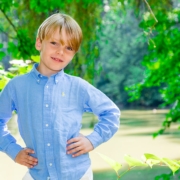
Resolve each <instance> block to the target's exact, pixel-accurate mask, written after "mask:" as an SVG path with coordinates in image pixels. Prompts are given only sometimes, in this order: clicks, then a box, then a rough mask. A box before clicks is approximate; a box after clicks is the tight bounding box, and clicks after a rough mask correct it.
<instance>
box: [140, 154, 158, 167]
mask: <svg viewBox="0 0 180 180" xmlns="http://www.w3.org/2000/svg"><path fill="white" fill-rule="evenodd" d="M142 159H144V160H145V162H146V163H147V164H148V165H149V166H150V167H151V168H152V166H153V165H155V164H159V163H160V162H161V159H160V158H159V157H157V156H155V155H154V154H144V155H143V156H142Z"/></svg>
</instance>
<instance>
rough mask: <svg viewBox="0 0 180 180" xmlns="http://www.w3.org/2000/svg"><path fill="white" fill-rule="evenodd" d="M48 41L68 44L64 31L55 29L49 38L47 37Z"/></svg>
mask: <svg viewBox="0 0 180 180" xmlns="http://www.w3.org/2000/svg"><path fill="white" fill-rule="evenodd" d="M47 38H48V39H50V40H55V41H58V42H61V43H68V42H67V35H66V32H65V30H64V29H61V30H60V29H55V30H54V31H52V32H51V33H50V34H49V36H48V37H47Z"/></svg>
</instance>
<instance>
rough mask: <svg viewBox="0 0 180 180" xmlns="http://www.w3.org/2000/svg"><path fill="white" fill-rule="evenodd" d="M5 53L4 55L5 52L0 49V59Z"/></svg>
mask: <svg viewBox="0 0 180 180" xmlns="http://www.w3.org/2000/svg"><path fill="white" fill-rule="evenodd" d="M5 55H6V54H5V52H2V51H0V61H1V60H2V58H3V57H4V56H5Z"/></svg>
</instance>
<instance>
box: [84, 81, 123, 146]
mask: <svg viewBox="0 0 180 180" xmlns="http://www.w3.org/2000/svg"><path fill="white" fill-rule="evenodd" d="M83 106H84V107H83V108H84V111H85V112H92V113H94V114H95V115H96V116H97V117H98V123H97V124H96V125H95V127H94V131H93V132H92V133H91V134H90V135H87V136H86V137H87V138H88V139H89V140H90V141H91V143H92V145H93V147H94V148H96V147H97V146H99V145H100V144H101V143H103V142H106V141H107V140H109V139H110V138H111V137H112V136H113V135H114V134H115V133H116V132H117V130H118V129H119V125H120V110H119V109H118V107H117V106H116V105H115V104H114V103H113V102H112V101H111V100H110V99H109V98H108V97H107V96H106V95H105V94H104V93H102V92H101V91H100V90H98V89H96V88H95V87H94V86H92V85H91V84H89V83H88V82H86V81H85V84H84V104H83Z"/></svg>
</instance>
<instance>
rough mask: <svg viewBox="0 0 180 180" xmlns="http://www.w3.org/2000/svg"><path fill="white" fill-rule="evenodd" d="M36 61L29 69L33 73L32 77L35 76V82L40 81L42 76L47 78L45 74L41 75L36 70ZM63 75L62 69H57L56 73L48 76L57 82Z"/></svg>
mask: <svg viewBox="0 0 180 180" xmlns="http://www.w3.org/2000/svg"><path fill="white" fill-rule="evenodd" d="M38 65H39V64H38V63H35V64H34V65H33V68H32V70H31V73H32V74H33V75H34V77H35V78H36V81H37V83H39V82H40V81H41V79H42V78H48V77H47V76H44V75H42V74H41V73H40V72H39V71H38V70H37V67H38ZM63 76H64V70H63V69H62V70H61V71H59V72H58V73H56V74H53V75H52V76H50V78H53V79H54V83H55V84H57V83H58V82H59V80H60V78H61V77H63Z"/></svg>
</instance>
